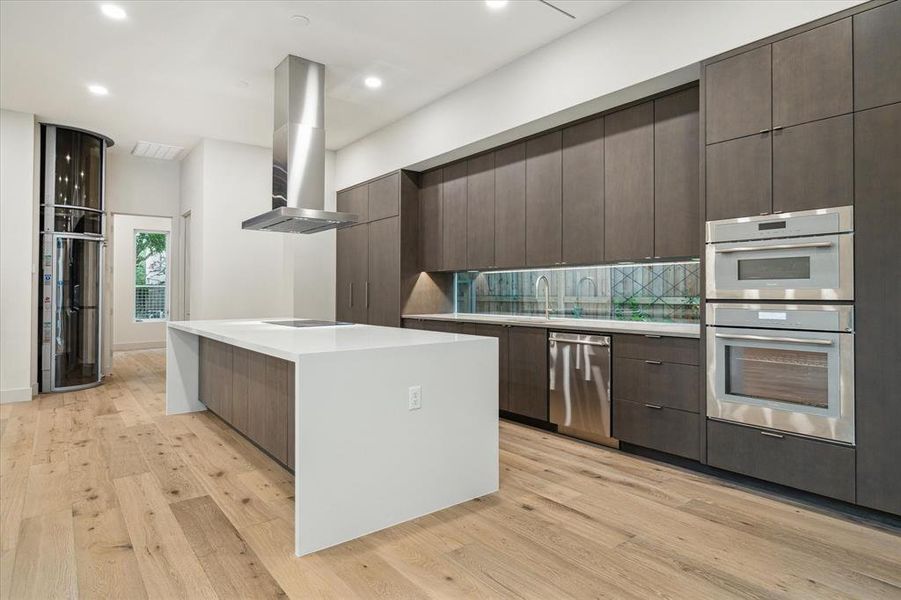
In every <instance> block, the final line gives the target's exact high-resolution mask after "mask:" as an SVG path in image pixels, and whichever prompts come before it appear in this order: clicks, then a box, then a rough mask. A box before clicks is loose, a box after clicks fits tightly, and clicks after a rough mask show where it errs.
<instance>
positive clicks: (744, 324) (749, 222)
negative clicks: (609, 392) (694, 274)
mask: <svg viewBox="0 0 901 600" xmlns="http://www.w3.org/2000/svg"><path fill="white" fill-rule="evenodd" d="M853 216H854V215H853V208H852V207H850V206H846V207H841V208H829V209H819V210H810V211H803V212H795V213H785V214H781V215H770V216H756V217H745V218H739V219H728V220H723V221H711V222H708V223H707V240H706V241H707V249H706V269H707V270H706V280H707V283H706V292H707V308H706V322H707V334H706V338H707V416H708V417H710V418H712V419H720V420H724V421H732V422H737V423H742V424H746V425H751V426H758V427H764V428H768V429H772V430H775V431H776V432H779V431H784V432H787V433H792V434H797V435H803V436H809V437H815V438H822V439H827V440H832V441H835V442H841V443H845V444H854V308H853V305H852V304H851V302H852V301H853V300H854V232H853ZM736 301H742V302H736ZM749 301H753V302H749ZM773 435H779V434H778V433H773Z"/></svg>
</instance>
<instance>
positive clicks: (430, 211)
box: [419, 169, 444, 272]
mask: <svg viewBox="0 0 901 600" xmlns="http://www.w3.org/2000/svg"><path fill="white" fill-rule="evenodd" d="M443 181H444V170H443V169H435V170H434V171H428V172H427V173H423V175H422V183H421V185H420V188H419V261H420V268H421V269H422V270H423V271H427V272H434V271H440V270H441V269H443V268H444V220H443V214H444V211H443V208H442V207H443V204H444V203H443V189H442V182H443Z"/></svg>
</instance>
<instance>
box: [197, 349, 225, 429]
mask: <svg viewBox="0 0 901 600" xmlns="http://www.w3.org/2000/svg"><path fill="white" fill-rule="evenodd" d="M231 371H232V350H231V346H229V345H228V344H223V343H222V342H218V341H216V340H211V339H209V338H204V337H201V338H200V371H199V373H198V375H199V390H198V392H199V396H200V401H201V402H203V403H204V404H205V405H206V407H207V408H208V409H209V410H211V411H212V412H214V413H216V414H217V415H218V416H219V417H221V418H222V419H225V420H229V419H230V418H231V413H232V386H231Z"/></svg>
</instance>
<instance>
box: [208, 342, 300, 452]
mask: <svg viewBox="0 0 901 600" xmlns="http://www.w3.org/2000/svg"><path fill="white" fill-rule="evenodd" d="M200 347H201V351H200V352H201V360H200V365H199V378H200V382H201V399H203V398H205V397H206V398H214V400H213V401H212V403H208V404H207V408H209V409H210V410H211V411H213V412H214V413H216V415H217V416H219V417H220V418H221V419H222V420H223V421H225V422H226V423H228V424H229V425H231V426H232V427H234V428H235V429H236V430H238V431H239V432H241V433H242V434H244V435H245V436H247V438H248V439H250V440H251V441H252V442H253V443H254V444H256V445H257V446H259V447H260V448H262V449H263V450H265V451H266V452H267V453H268V454H269V455H270V456H272V457H273V458H274V459H276V460H277V461H279V462H281V463H282V464H283V465H286V466H288V467H289V468H293V466H294V456H293V454H294V400H295V399H294V363H292V362H289V361H286V360H282V359H280V358H275V357H273V356H268V355H265V354H260V353H258V352H252V351H250V350H245V349H244V348H239V347H237V346H231V345H229V344H224V343H222V342H218V341H215V340H210V339H208V338H200ZM213 392H214V393H213Z"/></svg>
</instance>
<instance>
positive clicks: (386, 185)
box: [367, 173, 400, 221]
mask: <svg viewBox="0 0 901 600" xmlns="http://www.w3.org/2000/svg"><path fill="white" fill-rule="evenodd" d="M367 187H368V188H369V220H370V221H376V220H378V219H384V218H386V217H394V216H397V213H398V211H399V210H400V206H399V204H400V173H392V174H391V175H388V176H387V177H381V178H379V179H376V180H375V181H372V182H370V183H369V184H368V185H367Z"/></svg>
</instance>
